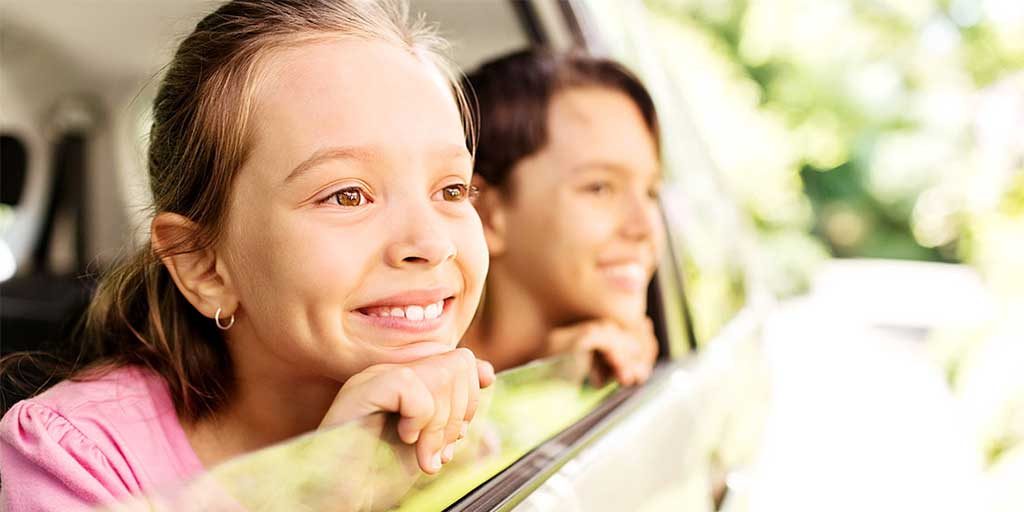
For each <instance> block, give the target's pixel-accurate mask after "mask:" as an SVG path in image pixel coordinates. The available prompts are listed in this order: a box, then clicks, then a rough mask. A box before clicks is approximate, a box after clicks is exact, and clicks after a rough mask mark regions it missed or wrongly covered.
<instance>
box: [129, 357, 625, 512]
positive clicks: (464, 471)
mask: <svg viewBox="0 0 1024 512" xmlns="http://www.w3.org/2000/svg"><path fill="white" fill-rule="evenodd" d="M589 373H590V358H589V357H577V356H572V355H567V356H560V357H556V358H552V359H546V360H541V361H537V362H534V363H531V364H528V365H525V366H522V367H518V368H514V369H511V370H508V371H505V372H501V373H499V374H498V376H497V380H496V382H495V383H494V384H493V385H492V386H491V387H490V388H488V389H487V390H484V393H483V398H482V401H481V405H480V409H479V412H478V413H477V416H476V418H475V419H474V420H473V422H472V423H471V428H470V430H469V433H468V435H467V436H466V438H465V439H463V440H462V441H460V443H459V445H457V446H458V447H457V450H456V452H455V458H454V459H453V460H452V462H450V463H448V464H447V465H446V466H445V467H444V468H443V469H442V470H441V472H439V473H438V474H437V475H434V476H429V475H426V474H424V473H422V472H421V471H420V470H419V469H418V466H417V464H416V457H415V450H414V447H413V446H411V445H406V444H404V443H402V442H401V441H399V440H398V438H397V434H396V427H395V424H396V419H397V418H395V417H394V415H385V414H382V413H378V414H373V415H370V416H367V417H364V418H361V419H359V420H356V421H353V422H349V423H346V424H344V425H341V426H338V427H334V428H329V429H324V430H321V431H317V432H314V433H310V434H306V435H304V436H301V437H297V438H295V439H292V440H289V441H286V442H283V443H280V444H277V445H274V446H270V447H268V448H264V449H262V450H258V451H256V452H253V453H250V454H247V455H244V456H242V457H239V458H237V459H233V460H231V461H228V462H226V463H223V464H221V465H218V466H216V467H214V468H212V469H210V470H209V471H207V472H206V473H204V474H201V475H199V476H197V477H196V478H194V479H192V480H191V481H189V482H187V483H186V484H184V485H182V486H180V487H176V488H173V489H166V490H164V491H162V492H159V493H155V494H153V495H150V496H147V497H144V498H140V499H138V500H135V501H131V502H127V503H125V504H123V505H120V506H117V507H113V508H112V510H152V509H156V510H182V509H188V510H192V509H196V508H202V509H216V510H222V509H229V510H230V509H235V508H237V507H239V506H241V507H242V508H243V509H245V510H335V511H371V510H391V509H396V510H441V509H444V508H446V507H448V506H450V505H452V504H454V503H455V502H456V501H458V500H459V499H460V498H462V497H463V496H464V495H465V494H466V493H468V492H469V491H471V490H473V489H474V488H476V487H477V486H479V485H480V484H482V483H484V482H485V481H487V480H488V479H490V478H491V477H493V476H494V475H496V474H498V473H500V472H502V471H503V470H504V469H506V468H507V467H509V466H510V465H512V464H513V463H515V462H516V461H517V460H519V459H520V458H522V457H523V456H524V455H526V454H527V453H529V452H530V451H531V450H533V449H534V448H536V447H537V446H539V445H541V444H542V443H543V442H544V441H546V440H548V439H549V438H551V437H552V436H554V435H556V434H558V433H559V432H561V431H563V430H564V429H566V427H569V426H570V425H573V424H574V423H576V422H577V421H579V420H580V419H581V418H583V417H585V416H587V414H588V413H590V412H591V411H593V410H594V409H595V408H597V407H598V406H599V404H601V403H602V401H604V400H605V399H606V398H607V397H609V396H610V395H611V394H613V393H614V392H615V390H616V388H617V385H616V384H614V383H610V384H607V385H604V386H601V387H595V386H592V385H591V384H590V382H589V380H588V375H589ZM197 505H198V507H197Z"/></svg>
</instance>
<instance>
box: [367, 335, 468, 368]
mask: <svg viewBox="0 0 1024 512" xmlns="http://www.w3.org/2000/svg"><path fill="white" fill-rule="evenodd" d="M457 346H458V342H457V341H456V342H453V343H442V342H439V341H431V340H428V341H417V342H415V343H407V344H405V345H399V346H394V347H378V358H379V361H378V364H385V363H391V364H396V363H408V362H412V361H416V360H419V359H423V358H425V357H430V356H436V355H440V354H444V353H447V352H451V351H452V350H455V347H457Z"/></svg>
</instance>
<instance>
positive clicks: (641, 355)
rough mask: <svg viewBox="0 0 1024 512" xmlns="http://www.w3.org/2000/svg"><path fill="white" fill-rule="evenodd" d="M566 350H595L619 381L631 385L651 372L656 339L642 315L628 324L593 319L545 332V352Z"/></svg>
mask: <svg viewBox="0 0 1024 512" xmlns="http://www.w3.org/2000/svg"><path fill="white" fill-rule="evenodd" d="M569 351H574V352H597V354H599V356H600V362H601V363H604V364H605V365H606V366H607V368H608V369H609V370H610V371H611V373H612V374H613V375H615V379H616V380H618V381H619V384H622V385H623V386H632V385H634V384H642V383H644V382H646V381H647V379H648V377H650V376H651V370H652V369H653V368H654V361H655V359H657V357H658V340H657V338H655V337H654V323H653V322H651V319H650V318H648V317H646V316H645V317H643V318H642V319H641V320H640V321H638V322H635V323H634V324H633V325H631V326H628V327H623V326H621V325H619V324H617V323H615V322H612V321H608V320H595V321H589V322H581V323H578V324H575V325H571V326H569V327H563V328H560V329H555V330H553V331H551V333H550V334H548V345H547V353H546V354H545V355H548V356H550V355H555V354H560V353H565V352H569Z"/></svg>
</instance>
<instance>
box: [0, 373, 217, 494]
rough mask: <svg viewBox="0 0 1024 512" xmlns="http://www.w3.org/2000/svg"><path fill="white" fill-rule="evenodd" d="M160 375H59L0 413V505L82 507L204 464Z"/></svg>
mask: <svg viewBox="0 0 1024 512" xmlns="http://www.w3.org/2000/svg"><path fill="white" fill-rule="evenodd" d="M202 469H203V467H202V464H201V463H200V462H199V458H198V457H197V456H196V454H195V452H194V451H193V450H192V446H191V445H190V444H189V442H188V439H187V438H186V437H185V432H184V430H182V428H181V424H180V423H179V422H178V417H177V414H175V411H174V405H173V404H172V403H171V398H170V394H169V393H168V391H167V386H166V384H165V383H164V382H163V380H162V379H161V378H160V377H159V376H158V375H157V374H156V373H154V372H152V371H150V370H148V369H142V368H135V367H126V368H121V369H118V370H114V371H112V372H110V373H108V374H106V375H104V376H102V377H99V378H97V379H95V380H88V381H83V382H72V381H64V382H61V383H60V384H57V385H56V386H54V387H53V388H51V389H49V390H47V391H46V392H45V393H43V394H41V395H39V396H36V397H34V398H31V399H29V400H24V401H21V402H18V403H17V404H15V405H14V407H13V408H11V410H10V411H8V412H7V414H5V415H4V417H3V419H2V420H0V482H2V486H3V487H2V489H0V510H4V511H10V512H21V511H36V510H61V511H64V510H81V509H88V508H92V507H95V506H96V505H100V504H110V503H112V502H117V501H121V500H123V499H125V498H127V497H129V496H131V495H138V494H141V493H152V492H154V491H157V490H159V489H161V488H163V487H166V486H168V485H171V484H174V483H179V482H181V481H183V480H185V479H187V478H188V477H190V476H193V475H196V474H198V473H200V472H202Z"/></svg>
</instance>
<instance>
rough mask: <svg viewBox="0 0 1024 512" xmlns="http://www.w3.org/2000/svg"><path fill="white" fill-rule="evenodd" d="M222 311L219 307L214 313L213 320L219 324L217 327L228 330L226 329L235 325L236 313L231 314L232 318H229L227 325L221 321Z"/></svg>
mask: <svg viewBox="0 0 1024 512" xmlns="http://www.w3.org/2000/svg"><path fill="white" fill-rule="evenodd" d="M220 312H221V309H220V308H217V312H216V313H214V314H213V321H214V323H216V324H217V328H218V329H220V330H222V331H226V330H228V329H230V328H231V326H232V325H235V315H234V313H232V314H231V319H230V320H228V324H227V325H222V324H221V323H220Z"/></svg>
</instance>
